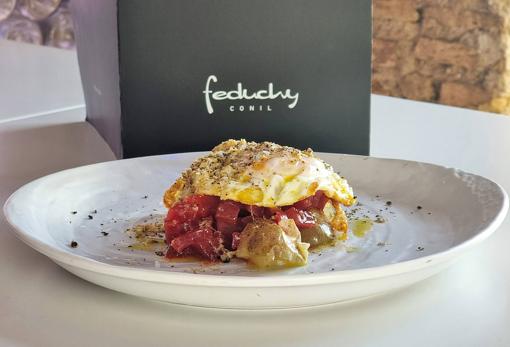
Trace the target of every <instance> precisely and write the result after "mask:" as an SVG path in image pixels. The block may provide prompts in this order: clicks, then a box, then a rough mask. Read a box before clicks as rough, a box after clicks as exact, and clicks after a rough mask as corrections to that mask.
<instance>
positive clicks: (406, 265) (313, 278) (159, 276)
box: [3, 152, 509, 287]
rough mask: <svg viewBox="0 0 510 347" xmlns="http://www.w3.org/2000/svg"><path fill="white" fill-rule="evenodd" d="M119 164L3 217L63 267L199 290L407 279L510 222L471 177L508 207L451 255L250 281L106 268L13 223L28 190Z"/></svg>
mask: <svg viewBox="0 0 510 347" xmlns="http://www.w3.org/2000/svg"><path fill="white" fill-rule="evenodd" d="M204 153H207V152H183V153H173V154H163V155H154V156H145V157H137V158H129V159H122V160H139V159H149V158H165V157H178V156H184V155H197V156H198V155H201V154H204ZM316 153H317V154H318V156H319V157H320V156H321V155H341V156H351V157H360V158H371V159H381V160H391V161H399V162H407V163H414V164H425V165H430V166H434V167H437V168H442V169H446V170H455V171H458V172H461V173H467V172H465V171H463V170H460V169H456V168H452V167H446V166H443V165H438V164H432V163H426V162H418V161H413V160H404V159H393V158H380V157H374V156H364V155H354V154H343V153H328V152H316ZM116 161H118V160H111V161H105V162H100V163H94V164H89V165H83V166H78V167H75V168H70V169H66V170H61V171H58V172H54V173H51V174H49V175H46V176H43V177H40V178H37V179H35V180H33V181H31V182H28V183H26V184H24V185H23V186H21V187H19V188H18V189H17V190H16V191H14V192H13V193H12V194H11V195H10V196H9V198H7V200H6V202H5V204H4V206H3V213H4V216H5V218H6V220H7V222H8V223H9V224H10V226H11V230H12V231H13V232H14V234H15V236H16V237H17V238H18V239H20V240H21V241H23V242H24V243H25V244H27V245H28V246H30V247H31V248H33V249H35V250H36V251H38V252H40V253H42V254H44V255H45V256H47V257H49V258H50V259H51V260H52V261H55V262H57V263H58V262H61V263H63V264H66V265H69V266H72V267H76V268H79V269H82V270H87V271H91V272H95V273H100V274H103V275H109V276H115V277H119V278H127V279H136V280H142V281H148V282H158V283H166V284H180V285H196V286H215V287H254V286H256V287H282V286H307V285H308V286H310V285H318V284H332V283H342V282H351V281H362V280H369V279H376V278H381V277H388V276H391V275H397V274H403V273H407V272H412V271H415V270H418V269H421V268H424V267H428V266H430V264H429V263H432V261H434V262H435V263H441V261H442V260H446V259H448V258H451V257H453V256H455V255H460V254H461V253H463V251H465V250H467V249H469V248H471V247H472V246H474V245H476V244H478V243H480V242H481V241H483V240H485V239H486V238H487V237H489V236H490V235H491V234H492V233H494V232H495V231H496V229H497V228H498V227H499V226H500V225H501V223H502V222H503V220H504V219H505V217H506V214H507V212H508V208H509V201H508V195H507V193H506V191H505V190H504V189H503V187H501V186H500V185H499V184H498V183H496V182H494V181H492V180H490V179H488V178H485V177H483V176H480V175H476V174H471V173H467V174H469V175H472V176H475V177H477V178H479V179H483V180H486V181H488V182H490V183H492V184H494V185H495V186H496V187H497V188H498V189H499V192H500V193H501V195H502V200H503V201H502V203H501V206H500V209H499V211H498V212H497V214H496V217H495V218H494V219H493V220H492V221H491V222H490V223H489V224H488V225H487V226H486V227H485V228H484V229H481V230H479V231H477V233H476V234H475V235H474V236H472V237H471V238H469V239H467V240H465V241H463V242H461V243H460V244H458V245H455V246H453V247H450V248H448V249H446V250H443V251H440V252H437V253H433V254H430V255H427V256H422V257H418V258H415V259H411V260H405V261H401V262H397V263H393V264H386V265H378V266H374V267H368V268H361V269H354V270H340V271H335V272H332V273H319V274H317V273H316V274H295V275H285V276H271V275H268V276H264V277H250V276H225V275H208V274H191V273H180V272H172V271H157V270H152V269H142V268H133V267H125V266H119V265H111V264H107V263H102V262H100V261H97V260H94V259H90V258H87V257H85V256H81V255H78V254H74V253H71V252H69V251H66V250H64V249H61V248H58V247H54V246H52V245H49V244H47V243H45V242H44V241H42V240H39V239H38V238H37V237H34V236H32V235H31V234H30V233H29V232H28V231H24V230H22V229H21V228H19V227H18V226H17V225H16V223H15V222H14V221H13V219H12V218H11V216H10V214H9V212H8V209H9V206H10V205H11V204H12V203H13V201H14V200H15V199H16V197H17V195H18V194H21V193H22V192H23V191H24V190H26V189H30V188H31V187H32V186H37V184H39V182H40V181H43V180H45V179H46V178H48V177H50V176H55V175H59V174H63V173H66V172H69V171H73V170H79V169H81V168H84V167H90V166H94V165H107V164H109V163H113V162H116Z"/></svg>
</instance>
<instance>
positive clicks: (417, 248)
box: [416, 246, 425, 252]
mask: <svg viewBox="0 0 510 347" xmlns="http://www.w3.org/2000/svg"><path fill="white" fill-rule="evenodd" d="M424 249H425V248H423V247H422V246H418V247H416V250H417V251H418V252H421V251H423V250H424Z"/></svg>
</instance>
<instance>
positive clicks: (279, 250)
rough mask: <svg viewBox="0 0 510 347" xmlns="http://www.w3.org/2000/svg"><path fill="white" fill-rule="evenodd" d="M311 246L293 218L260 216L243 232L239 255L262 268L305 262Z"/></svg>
mask: <svg viewBox="0 0 510 347" xmlns="http://www.w3.org/2000/svg"><path fill="white" fill-rule="evenodd" d="M308 247H309V244H307V243H303V242H301V234H300V232H299V229H298V228H297V227H296V224H295V223H294V221H293V220H292V219H283V220H281V221H280V223H279V224H276V223H275V222H274V221H271V220H267V219H257V220H255V221H254V222H252V223H249V224H248V225H247V226H246V227H245V228H244V230H243V232H242V233H241V236H240V240H239V246H238V248H237V251H236V255H237V257H238V258H243V259H246V260H248V261H249V262H250V263H252V264H254V265H255V266H257V267H259V268H280V267H291V266H302V265H306V262H307V260H308Z"/></svg>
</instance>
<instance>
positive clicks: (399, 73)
mask: <svg viewBox="0 0 510 347" xmlns="http://www.w3.org/2000/svg"><path fill="white" fill-rule="evenodd" d="M373 38H374V39H373V49H372V90H373V92H374V93H376V94H383V95H390V96H396V97H403V98H409V99H414V100H422V101H430V102H438V103H441V104H446V105H452V106H460V107H468V108H475V109H481V110H486V111H491V112H498V113H504V114H510V0H373Z"/></svg>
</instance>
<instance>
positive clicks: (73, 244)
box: [69, 240, 78, 248]
mask: <svg viewBox="0 0 510 347" xmlns="http://www.w3.org/2000/svg"><path fill="white" fill-rule="evenodd" d="M69 246H71V248H76V247H78V242H76V241H74V240H73V241H71V243H70V244H69Z"/></svg>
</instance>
